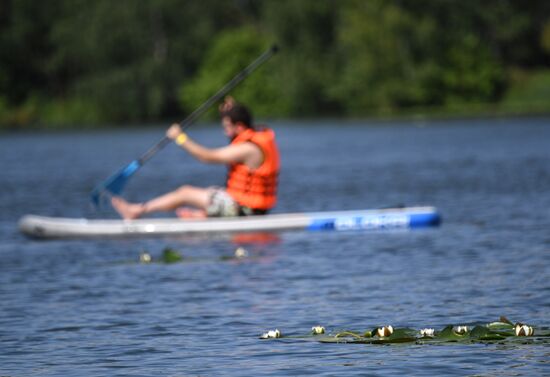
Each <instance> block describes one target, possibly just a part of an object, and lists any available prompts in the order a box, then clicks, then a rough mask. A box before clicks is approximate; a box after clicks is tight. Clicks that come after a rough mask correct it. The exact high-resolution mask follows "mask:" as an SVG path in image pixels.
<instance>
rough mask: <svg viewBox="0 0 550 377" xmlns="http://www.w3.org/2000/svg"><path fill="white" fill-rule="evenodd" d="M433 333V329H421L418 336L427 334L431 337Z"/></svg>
mask: <svg viewBox="0 0 550 377" xmlns="http://www.w3.org/2000/svg"><path fill="white" fill-rule="evenodd" d="M434 335H435V330H434V329H422V330H420V336H429V337H433V336H434Z"/></svg>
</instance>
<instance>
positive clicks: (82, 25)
mask: <svg viewBox="0 0 550 377" xmlns="http://www.w3.org/2000/svg"><path fill="white" fill-rule="evenodd" d="M549 20H550V2H547V1H543V0H534V1H531V2H529V4H528V5H526V4H525V3H524V2H521V1H519V0H487V1H483V2H478V1H474V0H464V1H461V2H457V1H441V0H425V1H423V2H421V4H419V2H418V1H415V0H400V1H386V0H369V1H364V0H341V1H337V0H323V1H318V0H300V1H295V0H256V1H249V0H245V1H240V0H239V1H224V2H221V1H219V0H201V1H200V2H199V1H181V0H155V1H152V0H144V1H137V2H136V1H134V0H119V1H116V2H113V1H108V0H95V1H87V0H50V1H48V2H40V1H33V0H17V1H7V0H0V98H1V101H0V125H2V126H21V127H22V126H25V125H28V124H43V123H56V124H82V123H96V122H98V123H99V122H118V123H124V122H143V121H153V120H161V119H162V120H166V119H171V120H179V119H181V118H183V115H185V114H186V113H189V112H191V111H193V110H194V109H195V108H196V106H198V105H199V104H201V103H202V102H203V101H204V100H205V99H207V98H209V97H210V96H211V95H212V94H213V93H215V92H216V91H217V90H218V89H219V88H220V87H221V86H222V85H223V84H224V83H225V82H227V81H228V80H230V79H231V78H232V77H233V75H235V74H236V73H237V72H239V71H240V70H242V69H243V68H244V67H245V66H246V65H248V64H249V63H250V62H251V61H252V60H253V59H254V58H255V57H256V56H257V55H258V54H259V53H261V52H262V51H263V50H264V49H265V48H267V47H268V46H269V45H270V44H272V43H274V42H277V43H278V44H279V45H280V46H281V52H280V53H279V54H278V55H277V56H276V57H275V58H274V59H273V61H271V62H270V63H269V64H267V65H265V66H263V67H261V68H260V69H259V70H258V71H256V72H255V73H254V74H253V75H251V76H250V77H249V78H247V79H246V80H245V81H244V82H243V83H242V84H241V85H240V86H239V87H238V88H237V89H236V90H235V91H234V92H233V93H232V94H233V95H234V96H235V97H236V98H237V100H239V101H242V102H244V103H247V104H248V105H250V107H251V108H252V110H253V112H254V113H255V115H256V116H258V117H275V116H279V117H297V116H323V115H353V116H363V115H369V114H401V113H403V112H409V111H413V110H414V109H431V111H450V110H453V109H462V110H461V111H464V112H468V111H473V110H475V109H480V108H483V107H484V106H485V107H486V106H488V105H489V106H491V107H499V106H502V107H501V108H503V109H508V108H513V109H514V111H522V109H523V110H524V111H531V110H532V109H535V110H536V111H548V109H549V108H550V104H548V101H546V100H545V98H547V97H548V96H547V95H546V93H547V88H548V86H549V84H548V82H547V80H546V78H545V75H544V74H541V73H539V72H544V71H545V70H547V69H548V65H549V64H550V21H549ZM517 72H521V73H520V74H518V73H517ZM533 103H537V105H536V106H533ZM215 114H216V112H215V110H213V111H212V112H211V113H210V116H211V117H213V116H215Z"/></svg>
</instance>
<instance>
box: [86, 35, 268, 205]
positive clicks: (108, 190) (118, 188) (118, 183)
mask: <svg viewBox="0 0 550 377" xmlns="http://www.w3.org/2000/svg"><path fill="white" fill-rule="evenodd" d="M278 50H279V48H278V47H277V46H276V45H273V46H271V47H270V48H269V49H268V50H267V51H265V52H264V53H263V54H261V55H260V56H259V57H258V58H256V60H254V61H253V62H252V63H251V64H250V65H249V66H248V67H246V68H245V69H243V70H242V71H241V72H239V73H238V74H237V75H236V76H235V77H233V78H232V79H231V81H229V82H228V83H227V84H225V85H224V86H223V87H222V88H221V89H220V90H218V92H217V93H216V94H214V95H213V96H212V97H210V98H209V99H208V100H207V101H206V102H204V103H203V104H202V105H200V106H199V107H198V108H197V109H196V110H195V111H193V112H192V113H191V114H189V115H188V116H187V118H185V119H184V120H182V121H181V122H180V126H181V128H182V130H185V129H186V128H188V127H190V126H191V125H192V124H193V122H194V121H195V120H197V119H198V118H199V117H200V116H201V115H203V114H204V113H205V112H206V111H207V110H208V109H209V108H210V107H211V106H212V105H213V104H214V103H216V102H217V101H219V100H220V99H222V98H223V97H225V95H227V93H229V91H231V90H232V89H233V88H235V87H236V86H237V85H238V84H239V83H240V82H241V81H243V80H244V79H245V78H246V77H248V76H249V75H250V74H251V73H252V72H254V71H255V70H256V68H258V67H259V66H260V65H262V64H263V63H264V62H266V61H267V60H268V59H269V58H271V56H273V55H274V54H275V53H276V52H277V51H278ZM171 141H172V139H170V138H169V137H167V136H164V137H163V138H162V139H161V140H160V141H158V142H157V143H156V144H155V145H153V146H152V147H151V148H149V150H148V151H147V152H145V153H144V154H143V155H141V157H139V158H138V159H136V160H133V161H132V162H130V163H129V164H128V165H126V166H125V167H123V168H122V169H120V170H119V171H118V172H116V173H115V174H113V175H112V176H110V177H109V178H107V179H106V180H105V181H104V182H102V183H100V184H99V185H97V186H96V187H95V188H94V190H93V191H92V193H91V200H92V203H93V204H94V205H95V206H96V207H99V203H100V199H101V197H102V195H105V194H107V195H110V196H112V195H119V194H120V193H121V192H122V190H123V189H124V186H125V185H126V183H127V182H128V179H130V177H131V176H132V175H133V174H134V173H135V172H136V171H137V170H138V169H139V168H140V167H142V166H143V165H144V164H145V163H146V162H147V161H148V160H149V159H150V158H151V157H153V156H154V155H155V154H156V153H157V152H158V151H160V150H161V149H163V148H164V147H165V146H166V145H167V144H169V143H170V142H171Z"/></svg>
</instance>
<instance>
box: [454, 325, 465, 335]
mask: <svg viewBox="0 0 550 377" xmlns="http://www.w3.org/2000/svg"><path fill="white" fill-rule="evenodd" d="M453 331H454V332H455V333H457V334H458V335H464V334H466V333H467V332H468V326H455V327H453Z"/></svg>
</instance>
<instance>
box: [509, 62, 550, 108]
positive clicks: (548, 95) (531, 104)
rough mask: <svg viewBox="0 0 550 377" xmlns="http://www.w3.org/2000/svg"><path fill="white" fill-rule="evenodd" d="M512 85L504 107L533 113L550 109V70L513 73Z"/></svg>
mask: <svg viewBox="0 0 550 377" xmlns="http://www.w3.org/2000/svg"><path fill="white" fill-rule="evenodd" d="M510 76H511V84H510V89H509V90H508V92H507V94H506V96H505V98H504V99H503V102H502V105H503V106H505V107H506V108H508V109H511V110H520V109H529V110H530V111H532V112H540V111H545V110H547V109H548V108H550V70H540V71H534V72H525V71H517V70H516V71H513V72H512V73H511V75H510Z"/></svg>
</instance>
